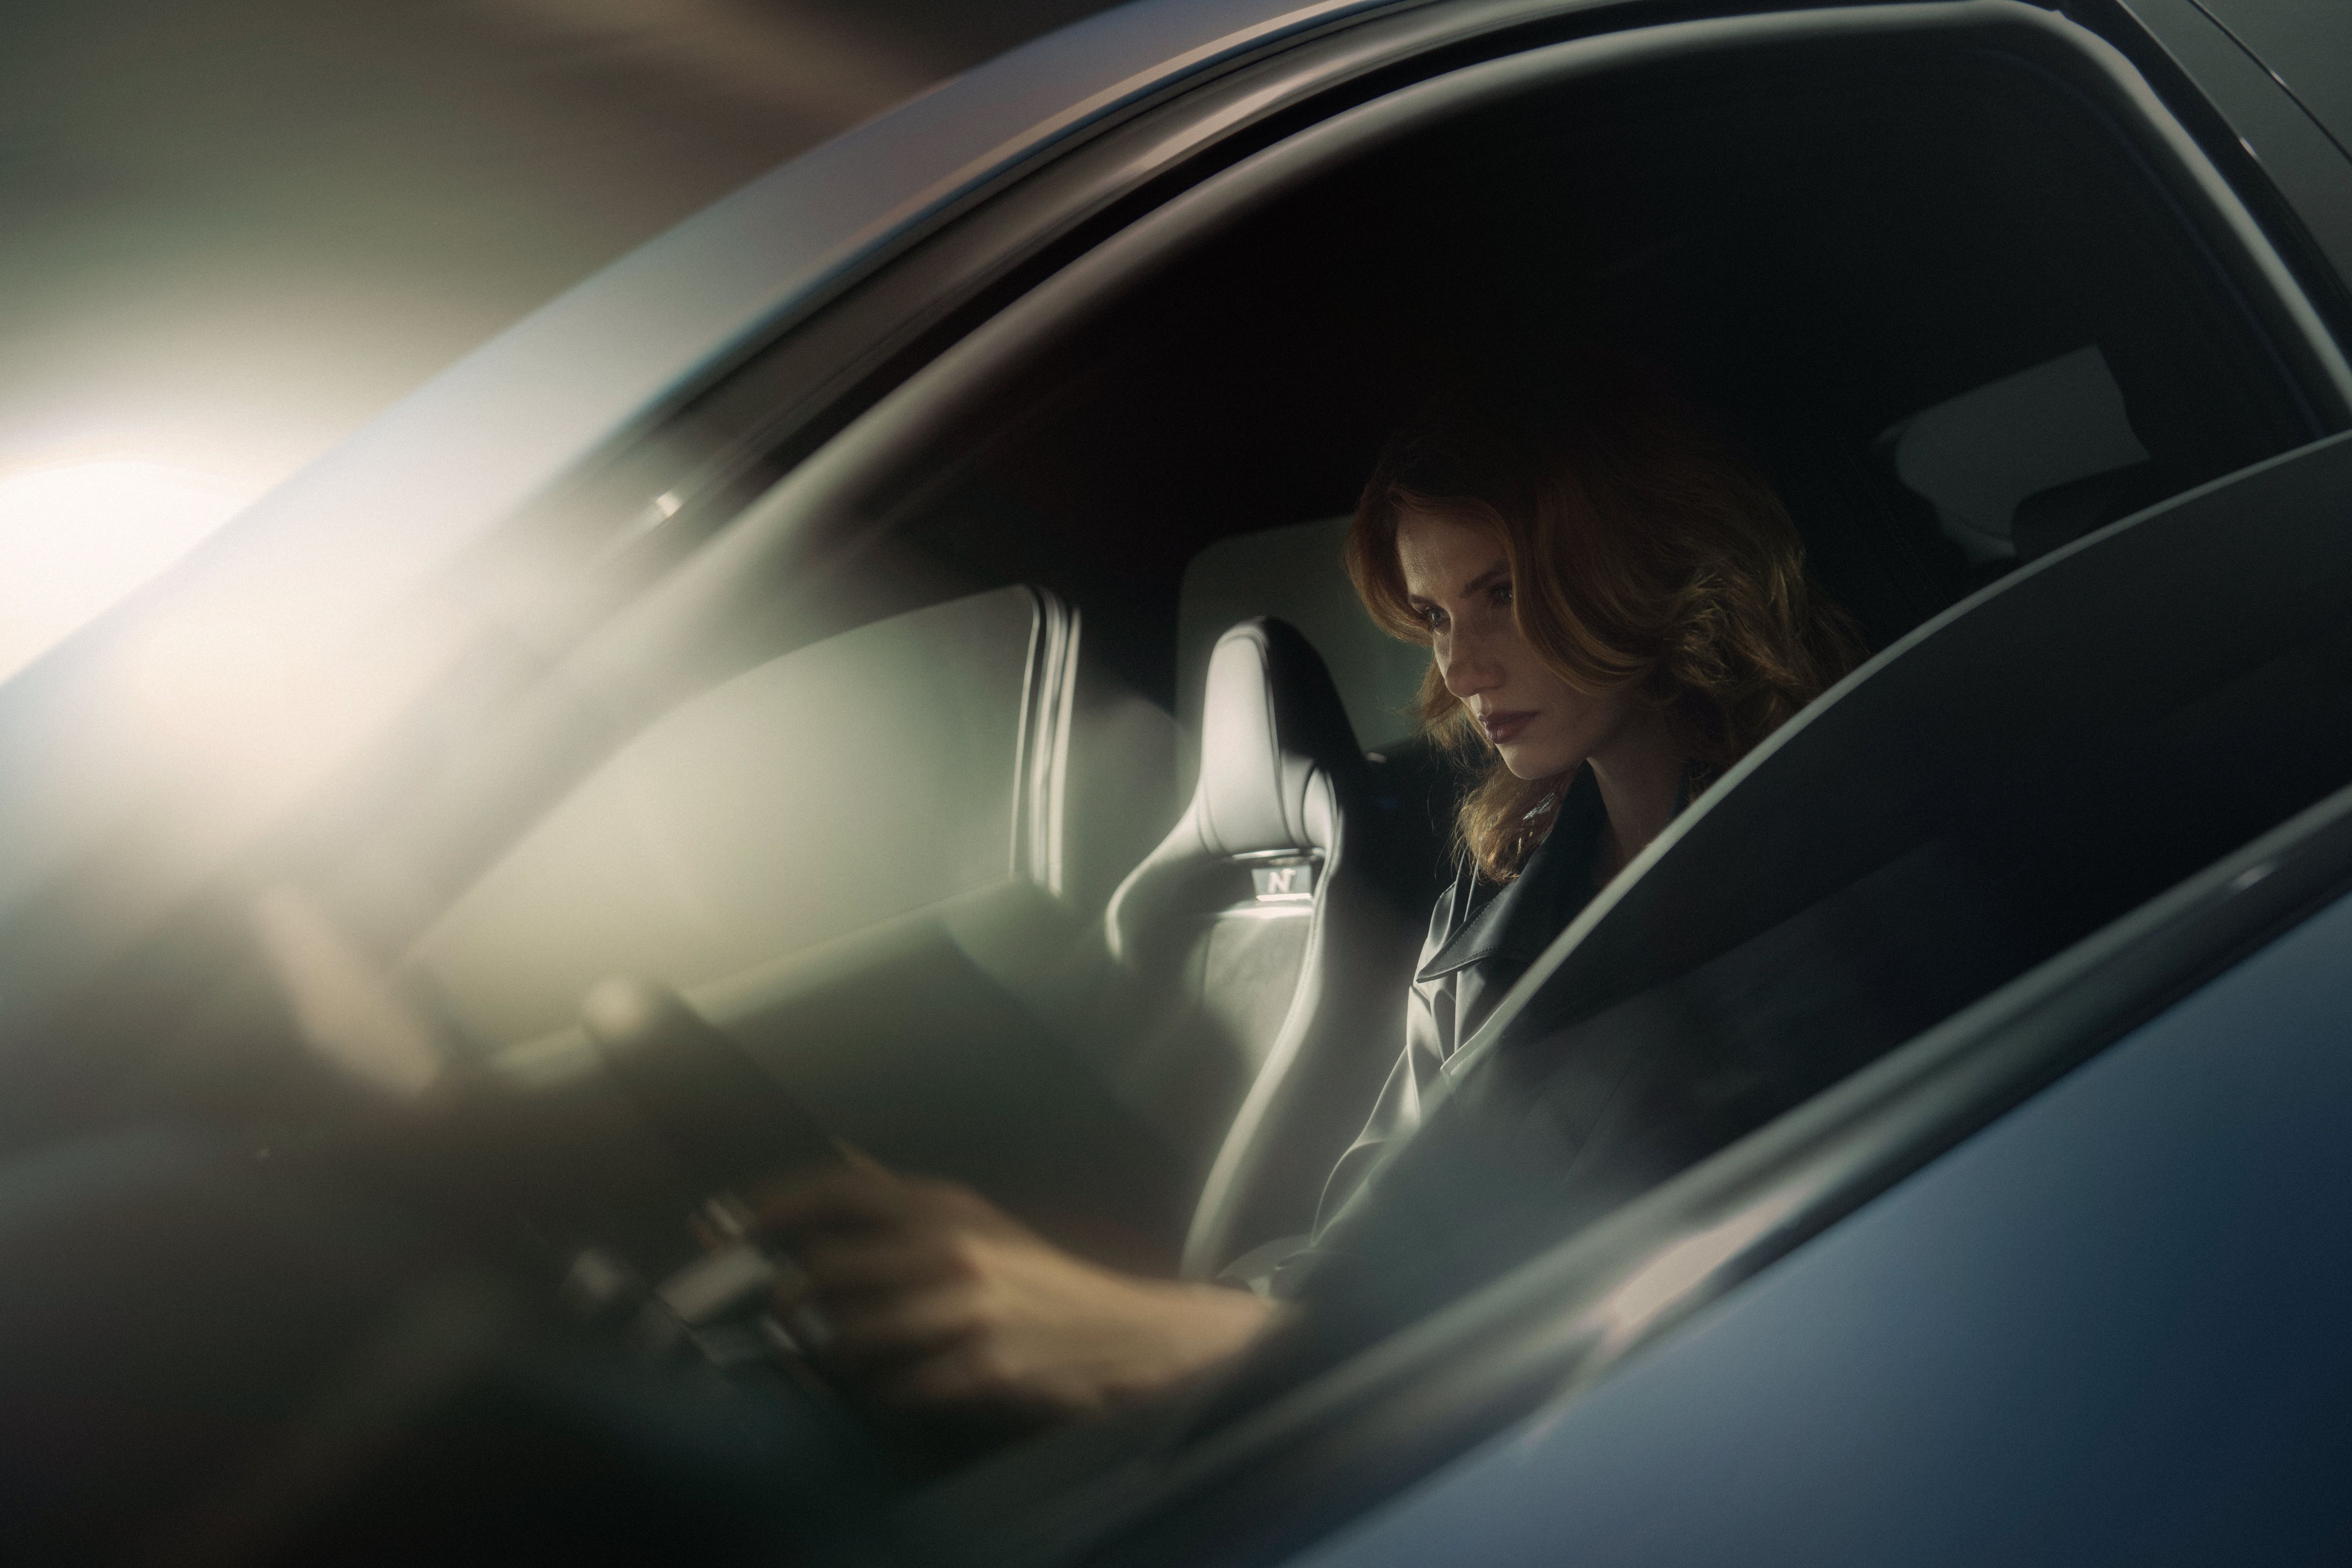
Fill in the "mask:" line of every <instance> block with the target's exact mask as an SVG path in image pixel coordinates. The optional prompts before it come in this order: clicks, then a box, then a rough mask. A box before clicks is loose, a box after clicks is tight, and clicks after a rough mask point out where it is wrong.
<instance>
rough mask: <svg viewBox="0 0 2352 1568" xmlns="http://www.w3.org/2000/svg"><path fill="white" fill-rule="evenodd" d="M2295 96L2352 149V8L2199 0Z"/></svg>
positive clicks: (2272, 0)
mask: <svg viewBox="0 0 2352 1568" xmlns="http://www.w3.org/2000/svg"><path fill="white" fill-rule="evenodd" d="M2197 7H2198V9H2199V10H2200V11H2203V12H2204V13H2205V14H2206V15H2207V16H2210V17H2212V18H2213V20H2214V21H2215V22H2217V23H2219V24H2220V25H2221V26H2222V27H2223V28H2225V29H2227V30H2228V32H2229V34H2230V36H2231V37H2233V38H2235V39H2236V40H2237V41H2238V42H2239V43H2240V44H2241V45H2242V46H2243V47H2245V49H2246V52H2247V53H2249V54H2251V55H2252V56H2253V57H2254V58H2256V59H2258V60H2260V61H2262V63H2263V68H2264V69H2265V70H2267V71H2269V72H2270V73H2271V74H2272V75H2273V77H2275V78H2277V79H2278V81H2279V84H2280V85H2281V86H2282V87H2284V88H2285V89H2287V91H2289V92H2291V93H2293V94H2294V100H2295V101H2296V102H2297V103H2300V104H2301V105H2303V107H2304V109H2305V110H2307V111H2308V112H2309V113H2310V115H2311V117H2312V118H2313V119H2314V120H2316V121H2319V123H2320V124H2321V125H2323V126H2325V127H2326V130H2327V133H2328V134H2329V135H2330V136H2332V137H2334V138H2335V139H2336V145H2337V146H2338V147H2340V148H2345V149H2347V150H2352V9H2347V8H2346V7H2344V6H2342V5H2313V4H2311V0H2197Z"/></svg>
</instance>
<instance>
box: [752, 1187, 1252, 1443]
mask: <svg viewBox="0 0 2352 1568" xmlns="http://www.w3.org/2000/svg"><path fill="white" fill-rule="evenodd" d="M750 1207H751V1213H752V1216H753V1221H754V1226H755V1229H756V1231H757V1233H758V1234H760V1235H762V1236H769V1237H776V1238H778V1239H780V1240H781V1241H782V1242H783V1243H784V1245H785V1246H786V1247H787V1248H788V1249H789V1251H790V1253H791V1255H792V1258H793V1260H794V1262H796V1263H797V1264H798V1266H799V1267H798V1268H797V1270H793V1271H789V1272H788V1274H787V1278H786V1280H785V1282H784V1284H783V1285H782V1286H781V1287H780V1288H779V1290H778V1297H779V1300H778V1301H777V1303H776V1304H777V1308H778V1316H779V1317H780V1318H781V1319H782V1321H786V1322H790V1321H793V1317H794V1315H796V1314H800V1313H804V1312H805V1310H806V1309H807V1308H808V1307H809V1306H811V1305H814V1306H815V1307H816V1308H817V1309H818V1310H819V1311H820V1312H821V1313H822V1314H823V1319H824V1322H825V1323H826V1325H827V1326H828V1328H829V1330H830V1332H831V1340H830V1342H829V1343H828V1344H826V1345H825V1346H824V1348H823V1349H822V1351H820V1352H818V1355H819V1359H820V1361H821V1362H822V1363H823V1364H824V1366H825V1367H826V1368H827V1369H828V1371H830V1372H831V1373H834V1374H835V1376H837V1377H838V1378H839V1379H840V1380H841V1381H842V1382H843V1383H845V1384H847V1385H848V1386H850V1387H851V1388H853V1389H855V1390H856V1391H858V1392H860V1393H862V1394H866V1395H867V1396H869V1397H872V1398H874V1399H876V1400H877V1401H880V1402H882V1403H885V1404H888V1405H898V1406H901V1407H911V1408H931V1409H948V1408H961V1409H971V1410H987V1411H993V1412H999V1413H1003V1414H1013V1415H1025V1416H1029V1417H1032V1418H1045V1419H1055V1420H1067V1419H1075V1418H1079V1417H1084V1416H1087V1415H1095V1414H1097V1413H1100V1412H1102V1411H1106V1410H1109V1409H1113V1408H1116V1407H1118V1406H1119V1405H1127V1404H1130V1403H1133V1402H1135V1401H1137V1400H1140V1399H1144V1398H1148V1397H1150V1395H1152V1394H1157V1393H1159V1392H1160V1391H1161V1390H1163V1389H1165V1388H1167V1387H1169V1386H1171V1384H1175V1383H1177V1382H1178V1381H1180V1380H1181V1379H1182V1378H1184V1377H1185V1376H1187V1375H1188V1374H1190V1373H1193V1372H1196V1371H1199V1370H1200V1369H1202V1368H1203V1367H1206V1366H1208V1365H1210V1364H1212V1363H1215V1362H1218V1361H1221V1360H1223V1358H1225V1357H1226V1356H1228V1355H1231V1354H1233V1353H1234V1352H1236V1351H1238V1350H1240V1349H1241V1348H1242V1347H1243V1346H1244V1344H1246V1343H1247V1342H1249V1341H1250V1340H1251V1339H1252V1338H1254V1337H1255V1335H1256V1333H1257V1332H1258V1331H1259V1329H1260V1328H1261V1327H1262V1326H1263V1325H1264V1324H1265V1321H1266V1320H1267V1318H1268V1317H1269V1316H1270V1315H1271V1314H1272V1312H1273V1310H1274V1308H1273V1306H1272V1304H1271V1303H1269V1302H1267V1301H1265V1300H1262V1299H1261V1298H1259V1297H1257V1296H1255V1295H1254V1294H1252V1293H1250V1292H1248V1291H1245V1290H1233V1289H1223V1288H1222V1287H1218V1286H1212V1285H1193V1284H1183V1283H1179V1282H1176V1281H1173V1280H1160V1279H1142V1278H1139V1277H1137V1276H1133V1275H1127V1274H1121V1273H1118V1272H1115V1271H1113V1270H1110V1269H1108V1268H1100V1267H1098V1266H1097V1265H1095V1264H1092V1263H1088V1262H1087V1261H1085V1260H1083V1259H1081V1258H1074V1257H1072V1256H1071V1255H1070V1254H1068V1253H1066V1252H1064V1251H1062V1250H1061V1249H1060V1248H1058V1247H1055V1246H1053V1245H1052V1244H1051V1243H1049V1242H1047V1241H1046V1240H1045V1238H1043V1237H1040V1236H1038V1235H1037V1234H1036V1233H1035V1232H1034V1231H1032V1230H1030V1229H1029V1228H1028V1227H1027V1226H1024V1225H1023V1224H1021V1223H1020V1222H1019V1221H1018V1220H1015V1219H1013V1217H1012V1216H1011V1215H1007V1214H1005V1213H1004V1212H1003V1210H1002V1209H999V1208H998V1207H996V1206H995V1205H993V1204H992V1203H990V1202H989V1201H988V1200H987V1199H985V1198H983V1197H982V1196H981V1195H980V1194H977V1193H975V1192H972V1191H971V1189H970V1188H968V1187H963V1186H960V1185H958V1184H954V1183H950V1182H938V1181H929V1180H924V1179H920V1178H917V1177H910V1176H902V1175H899V1174H898V1173H894V1172H892V1171H890V1170H888V1169H887V1168H886V1167H884V1166H882V1165H880V1164H878V1163H876V1162H874V1161H873V1160H870V1159H867V1158H866V1157H864V1156H862V1155H856V1156H853V1157H852V1158H851V1159H850V1160H849V1161H848V1162H847V1163H845V1164H843V1165H841V1166H838V1167H835V1168H834V1169H831V1170H828V1171H824V1172H822V1173H814V1174H810V1175H807V1176H804V1177H801V1178H798V1179H795V1180H792V1181H788V1182H784V1183H781V1184H774V1185H771V1186H768V1187H765V1188H762V1189H761V1190H760V1191H758V1192H756V1193H755V1194H751V1200H750Z"/></svg>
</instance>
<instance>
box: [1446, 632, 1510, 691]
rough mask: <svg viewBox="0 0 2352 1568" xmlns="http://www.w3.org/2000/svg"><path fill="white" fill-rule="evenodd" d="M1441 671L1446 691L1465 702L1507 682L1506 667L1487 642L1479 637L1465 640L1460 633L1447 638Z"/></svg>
mask: <svg viewBox="0 0 2352 1568" xmlns="http://www.w3.org/2000/svg"><path fill="white" fill-rule="evenodd" d="M1438 671H1439V674H1440V676H1441V678H1442V679H1444V682H1445V689H1446V690H1448V691H1450V692H1452V693H1453V694H1454V697H1455V699H1456V700H1460V701H1464V702H1467V701H1469V700H1470V699H1472V698H1473V697H1475V696H1477V695H1478V694H1479V693H1480V692H1482V691H1491V690H1493V689H1495V688H1496V687H1497V686H1499V685H1501V684H1502V680H1503V669H1502V666H1501V664H1500V663H1499V662H1497V661H1496V658H1494V656H1493V649H1491V648H1490V647H1487V645H1486V638H1484V637H1477V636H1475V635H1473V636H1469V637H1465V636H1463V635H1462V634H1461V633H1459V632H1456V633H1455V634H1454V636H1453V637H1450V638H1448V639H1447V646H1446V647H1445V649H1444V653H1443V654H1442V655H1441V657H1440V658H1439V659H1438Z"/></svg>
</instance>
